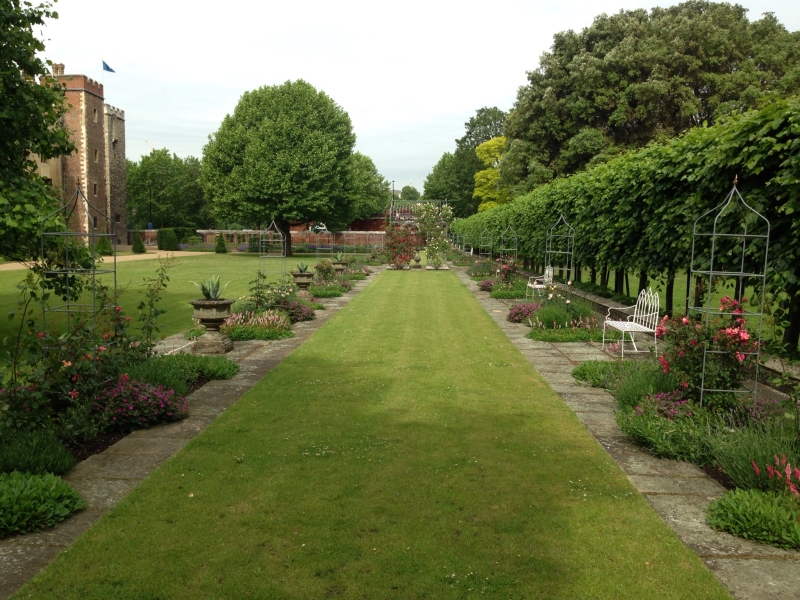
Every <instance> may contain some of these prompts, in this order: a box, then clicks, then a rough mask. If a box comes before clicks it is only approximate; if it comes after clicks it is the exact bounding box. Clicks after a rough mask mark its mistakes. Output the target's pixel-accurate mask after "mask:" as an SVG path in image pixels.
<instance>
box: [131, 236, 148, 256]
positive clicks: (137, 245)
mask: <svg viewBox="0 0 800 600" xmlns="http://www.w3.org/2000/svg"><path fill="white" fill-rule="evenodd" d="M132 250H133V253H134V254H144V253H145V252H147V248H145V247H144V242H143V241H142V236H140V235H139V232H138V231H135V232H134V233H133V248H132Z"/></svg>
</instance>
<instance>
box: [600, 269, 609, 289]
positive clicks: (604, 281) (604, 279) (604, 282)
mask: <svg viewBox="0 0 800 600" xmlns="http://www.w3.org/2000/svg"><path fill="white" fill-rule="evenodd" d="M600 285H601V286H603V287H608V269H603V270H602V271H600Z"/></svg>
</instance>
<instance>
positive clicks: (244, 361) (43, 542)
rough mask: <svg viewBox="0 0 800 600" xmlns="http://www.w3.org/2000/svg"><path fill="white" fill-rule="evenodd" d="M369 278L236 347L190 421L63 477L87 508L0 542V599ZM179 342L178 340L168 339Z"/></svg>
mask: <svg viewBox="0 0 800 600" xmlns="http://www.w3.org/2000/svg"><path fill="white" fill-rule="evenodd" d="M371 269H372V271H373V274H372V275H370V276H368V277H367V279H365V280H363V281H353V282H352V283H353V289H352V291H350V292H347V293H345V295H344V296H342V297H340V298H324V299H320V302H321V303H322V304H324V305H325V310H322V311H317V313H316V314H317V318H316V319H315V320H314V321H305V322H302V323H297V324H295V325H294V327H293V328H292V329H293V331H294V332H295V337H293V338H288V339H284V340H276V341H271V342H263V341H252V342H236V343H235V346H234V349H233V351H232V352H230V353H229V354H227V355H226V356H227V357H228V358H230V359H232V360H236V361H237V362H238V363H239V373H238V374H237V375H236V376H235V377H233V378H232V379H228V380H222V381H211V382H209V383H207V384H206V385H204V386H203V387H202V388H200V389H199V390H197V391H195V392H193V393H192V394H190V395H189V396H188V397H187V401H188V403H189V416H188V417H187V418H186V419H184V420H182V421H178V422H177V423H171V424H169V425H160V426H157V427H153V428H151V429H141V430H138V431H134V432H133V433H131V434H130V435H128V436H127V437H125V438H123V439H122V440H120V441H118V442H117V443H116V444H114V445H113V446H111V447H110V448H108V449H107V450H106V451H105V452H103V453H101V454H96V455H94V456H90V457H89V458H87V459H86V460H84V461H83V462H81V463H80V464H78V465H76V466H75V468H74V469H73V470H72V471H70V472H69V473H68V474H67V475H66V476H65V477H64V479H65V480H66V481H67V482H69V484H70V485H71V486H72V488H73V489H74V490H75V491H76V492H78V493H79V494H80V495H81V496H82V497H83V499H84V500H86V504H87V508H86V510H82V511H80V512H78V513H76V514H74V515H72V516H71V517H70V518H69V519H67V520H66V521H64V522H63V523H61V524H60V525H58V526H56V527H53V528H51V529H47V530H45V531H41V532H39V533H31V534H27V535H18V536H14V537H11V538H6V539H4V540H0V600H6V598H9V597H10V596H11V595H13V594H14V593H15V592H16V591H17V590H18V589H19V588H20V587H21V586H22V585H24V584H25V582H27V581H28V580H30V579H31V578H33V577H34V576H35V575H36V574H37V573H38V572H39V571H40V570H42V568H44V567H45V566H46V565H47V564H48V563H49V562H50V561H52V560H53V559H54V558H55V557H56V556H58V554H60V553H61V552H64V551H65V550H66V549H67V548H69V546H71V545H72V544H73V543H74V542H75V540H77V539H78V537H80V536H81V535H82V534H83V533H84V532H85V531H87V530H88V529H89V528H90V527H91V526H92V525H93V524H94V523H95V521H97V519H99V518H100V517H102V516H103V515H104V514H106V513H107V512H108V511H109V510H111V509H112V508H113V507H114V505H115V504H116V503H117V502H119V501H120V500H122V499H123V498H124V497H125V496H127V495H128V493H130V491H131V490H133V488H135V487H136V486H137V485H138V484H139V482H141V481H142V480H143V479H145V478H146V477H149V476H150V474H151V473H153V472H154V471H155V470H156V469H158V468H159V467H160V466H161V465H162V464H163V463H165V462H166V461H167V460H169V459H170V458H172V456H174V455H175V454H176V453H177V452H178V451H179V450H180V449H181V448H183V447H184V446H185V445H186V443H187V442H188V441H189V440H191V439H192V438H193V437H195V436H197V435H198V434H199V433H201V432H202V431H203V430H204V429H205V428H206V427H208V425H210V424H211V422H212V421H214V419H215V418H216V417H217V416H218V415H220V414H222V413H223V412H225V410H226V409H227V408H228V407H229V406H231V405H232V404H234V403H235V402H236V401H237V400H238V399H239V398H240V397H241V396H242V395H243V394H244V393H245V392H247V391H248V390H249V389H250V388H252V387H253V386H254V385H255V384H256V383H258V382H259V381H260V380H261V378H262V377H264V376H265V375H266V374H267V373H268V372H269V371H271V370H272V369H273V368H275V367H276V366H277V365H279V364H280V363H281V361H283V359H284V358H286V357H287V356H289V354H291V353H292V352H293V351H294V350H295V349H296V348H297V347H298V346H300V344H302V343H303V342H304V341H305V340H307V339H308V338H309V337H310V336H311V335H312V334H313V333H314V332H315V331H316V330H317V329H319V328H320V327H322V326H323V325H324V324H325V323H327V322H328V320H329V319H330V318H331V317H332V316H333V315H335V314H336V313H337V312H338V310H339V309H340V308H342V307H343V306H344V305H345V304H347V303H348V302H349V301H350V300H351V299H352V297H353V296H355V295H356V294H358V293H359V292H360V291H361V290H362V289H364V288H365V287H366V286H367V285H369V283H370V281H371V280H373V279H374V278H375V277H376V276H377V275H378V274H379V273H380V272H381V271H382V270H383V267H377V268H376V267H371ZM172 337H173V338H176V339H177V340H180V339H182V337H181V336H180V335H179V336H172Z"/></svg>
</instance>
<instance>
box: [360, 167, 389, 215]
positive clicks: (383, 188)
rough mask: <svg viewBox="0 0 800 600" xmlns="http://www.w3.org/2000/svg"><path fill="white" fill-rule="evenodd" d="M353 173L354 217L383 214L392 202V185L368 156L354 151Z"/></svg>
mask: <svg viewBox="0 0 800 600" xmlns="http://www.w3.org/2000/svg"><path fill="white" fill-rule="evenodd" d="M351 168H352V173H353V199H354V201H355V210H354V214H353V218H354V219H368V218H370V217H374V216H376V215H380V214H383V213H384V212H385V211H386V210H387V209H388V208H389V205H390V204H391V202H392V186H391V183H389V181H387V180H386V178H385V177H384V176H383V175H381V174H380V173H378V169H377V167H376V166H375V163H373V162H372V159H371V158H370V157H369V156H365V155H364V154H361V153H360V152H356V153H354V154H353V156H352V157H351Z"/></svg>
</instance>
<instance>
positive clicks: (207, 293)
mask: <svg viewBox="0 0 800 600" xmlns="http://www.w3.org/2000/svg"><path fill="white" fill-rule="evenodd" d="M192 283H193V284H195V286H197V289H198V290H200V293H201V294H203V298H205V299H206V300H219V299H220V298H221V296H222V292H224V291H225V288H226V287H228V286H229V285H230V283H231V282H230V281H229V282H228V283H226V284H225V285H223V286H222V287H220V285H219V275H212V276H211V277H209V278H208V281H201V282H200V283H197V282H196V281H193V282H192Z"/></svg>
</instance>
